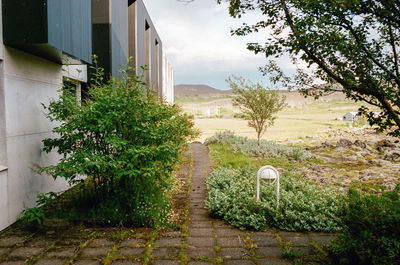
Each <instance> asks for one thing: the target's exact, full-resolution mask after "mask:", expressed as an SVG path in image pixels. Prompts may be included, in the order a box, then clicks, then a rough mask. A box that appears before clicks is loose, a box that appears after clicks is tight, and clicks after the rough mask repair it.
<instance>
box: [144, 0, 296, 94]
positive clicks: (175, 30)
mask: <svg viewBox="0 0 400 265" xmlns="http://www.w3.org/2000/svg"><path fill="white" fill-rule="evenodd" d="M144 2H145V5H146V7H147V9H148V11H149V13H150V16H151V17H152V20H153V23H154V24H155V26H156V29H157V31H158V33H159V35H160V37H161V39H162V42H163V46H164V52H165V54H166V56H167V57H168V59H169V61H170V62H171V64H172V66H173V68H174V73H175V84H207V85H210V86H213V87H215V88H219V89H227V88H228V87H227V84H226V83H225V79H226V78H227V77H228V76H229V75H230V74H235V75H241V76H244V77H246V78H249V79H251V80H253V81H263V82H264V83H268V81H267V78H265V77H263V76H262V75H261V73H260V72H259V71H258V70H257V68H258V67H259V66H262V65H264V64H265V63H266V59H265V57H264V56H262V55H255V54H254V53H252V52H250V51H248V50H247V49H246V43H248V42H253V41H261V42H262V41H263V39H264V38H263V36H262V34H259V35H254V36H246V37H237V36H231V33H230V30H231V28H236V27H237V26H239V25H241V23H242V21H240V20H237V19H233V18H230V17H229V14H228V8H227V6H226V5H217V3H216V0H196V1H194V2H192V3H190V4H184V3H181V2H178V1H176V0H144ZM259 19H260V16H259V15H257V14H251V15H248V16H246V17H244V20H245V21H246V22H248V23H250V22H252V21H253V22H254V21H258V20H259ZM286 68H288V69H290V68H292V66H291V65H287V66H286Z"/></svg>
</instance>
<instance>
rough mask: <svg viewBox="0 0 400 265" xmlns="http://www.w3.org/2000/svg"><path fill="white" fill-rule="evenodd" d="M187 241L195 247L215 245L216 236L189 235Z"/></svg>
mask: <svg viewBox="0 0 400 265" xmlns="http://www.w3.org/2000/svg"><path fill="white" fill-rule="evenodd" d="M187 243H188V244H189V245H190V246H193V247H213V246H215V243H216V242H215V238H214V237H188V238H187Z"/></svg>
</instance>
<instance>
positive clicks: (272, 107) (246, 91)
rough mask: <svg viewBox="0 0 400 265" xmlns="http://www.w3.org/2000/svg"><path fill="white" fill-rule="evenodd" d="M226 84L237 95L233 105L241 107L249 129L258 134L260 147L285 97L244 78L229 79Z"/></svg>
mask: <svg viewBox="0 0 400 265" xmlns="http://www.w3.org/2000/svg"><path fill="white" fill-rule="evenodd" d="M226 82H227V83H228V84H229V86H230V87H231V88H232V90H233V93H234V94H235V95H236V96H235V97H234V98H233V105H234V106H235V107H239V109H240V111H241V113H240V116H241V118H243V119H245V120H247V121H248V125H249V127H252V128H254V129H255V130H256V132H257V140H258V145H260V138H261V136H262V135H263V134H264V133H265V131H266V130H267V128H268V127H270V126H272V125H273V124H274V121H275V119H276V116H274V114H275V113H277V112H278V111H280V110H282V109H283V108H284V107H285V106H286V104H285V96H279V94H278V91H276V90H270V89H268V88H266V87H264V86H263V85H262V84H260V83H253V82H251V81H249V80H245V79H244V78H243V77H235V76H232V77H229V78H228V79H227V80H226Z"/></svg>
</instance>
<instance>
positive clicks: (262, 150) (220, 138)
mask: <svg viewBox="0 0 400 265" xmlns="http://www.w3.org/2000/svg"><path fill="white" fill-rule="evenodd" d="M205 144H207V145H209V144H223V145H228V146H229V149H230V150H232V151H233V152H235V153H242V154H245V155H247V156H250V157H262V158H271V157H286V158H289V159H296V160H305V159H307V158H310V157H311V154H310V152H307V151H303V150H301V149H300V148H298V147H291V146H286V145H282V144H276V143H273V142H270V141H266V140H260V142H258V141H257V140H253V139H249V138H247V137H243V136H237V135H235V133H234V132H232V131H223V132H217V133H216V134H215V135H214V136H212V137H210V138H207V139H206V141H205Z"/></svg>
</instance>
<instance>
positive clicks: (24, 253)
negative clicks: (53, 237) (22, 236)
mask: <svg viewBox="0 0 400 265" xmlns="http://www.w3.org/2000/svg"><path fill="white" fill-rule="evenodd" d="M43 250H44V248H30V247H22V248H17V249H16V250H14V251H13V252H11V254H10V255H9V257H10V258H19V259H28V258H30V257H34V256H37V255H39V254H40V253H41V252H42V251H43Z"/></svg>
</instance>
